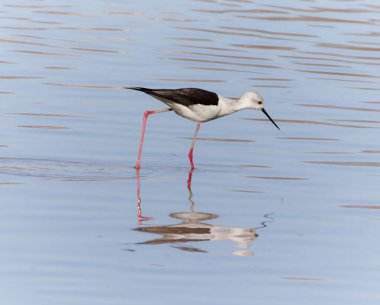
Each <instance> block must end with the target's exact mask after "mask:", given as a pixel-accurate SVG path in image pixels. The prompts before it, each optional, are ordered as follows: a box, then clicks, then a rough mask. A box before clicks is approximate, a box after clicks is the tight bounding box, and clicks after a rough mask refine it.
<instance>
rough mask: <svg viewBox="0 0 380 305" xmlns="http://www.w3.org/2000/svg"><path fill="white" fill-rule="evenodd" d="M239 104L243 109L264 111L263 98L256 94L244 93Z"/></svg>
mask: <svg viewBox="0 0 380 305" xmlns="http://www.w3.org/2000/svg"><path fill="white" fill-rule="evenodd" d="M239 102H240V104H241V105H242V106H244V108H252V109H257V110H262V109H264V98H263V97H262V96H261V95H260V94H258V93H257V92H246V93H244V94H243V95H242V96H241V97H240V98H239Z"/></svg>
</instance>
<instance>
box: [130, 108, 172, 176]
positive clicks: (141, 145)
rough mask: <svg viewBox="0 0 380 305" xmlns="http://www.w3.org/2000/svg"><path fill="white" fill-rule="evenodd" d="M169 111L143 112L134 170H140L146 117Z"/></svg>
mask: <svg viewBox="0 0 380 305" xmlns="http://www.w3.org/2000/svg"><path fill="white" fill-rule="evenodd" d="M170 110H171V109H161V110H148V111H145V112H144V118H143V126H142V129H141V138H140V148H139V154H138V156H137V162H136V169H139V168H140V161H141V153H142V148H143V143H144V135H145V125H146V121H147V119H148V116H150V115H151V114H154V113H160V112H166V111H170Z"/></svg>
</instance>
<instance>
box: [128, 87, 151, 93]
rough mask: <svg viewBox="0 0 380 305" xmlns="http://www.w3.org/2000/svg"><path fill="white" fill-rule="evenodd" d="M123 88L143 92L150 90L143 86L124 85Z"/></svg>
mask: <svg viewBox="0 0 380 305" xmlns="http://www.w3.org/2000/svg"><path fill="white" fill-rule="evenodd" d="M123 89H130V90H136V91H142V92H147V91H149V89H148V88H143V87H123Z"/></svg>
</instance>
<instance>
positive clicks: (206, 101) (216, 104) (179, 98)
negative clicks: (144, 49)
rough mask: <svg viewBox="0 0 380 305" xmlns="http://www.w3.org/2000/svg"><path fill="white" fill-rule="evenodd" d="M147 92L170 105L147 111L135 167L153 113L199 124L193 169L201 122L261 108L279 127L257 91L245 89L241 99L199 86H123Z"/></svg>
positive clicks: (191, 155) (192, 144)
mask: <svg viewBox="0 0 380 305" xmlns="http://www.w3.org/2000/svg"><path fill="white" fill-rule="evenodd" d="M124 88H125V89H132V90H137V91H141V92H144V93H146V94H148V95H150V96H153V97H154V98H156V99H158V100H160V101H161V102H163V103H164V104H166V105H168V106H169V108H165V109H160V110H149V111H145V113H144V120H143V126H142V130H141V140H140V149H139V154H138V157H137V163H136V168H140V161H141V152H142V146H143V142H144V133H145V125H146V120H147V119H148V116H149V115H151V114H154V113H160V112H167V111H174V112H175V113H176V114H178V115H180V116H182V117H184V118H186V119H189V120H191V121H194V122H196V123H197V127H196V129H195V133H194V137H193V141H192V143H191V147H190V151H189V160H190V165H191V168H194V162H193V150H194V144H195V141H196V140H197V136H198V132H199V127H200V124H201V123H203V122H208V121H211V120H214V119H217V118H220V117H223V116H226V115H229V114H231V113H234V112H237V111H240V110H243V109H256V110H261V111H262V112H263V113H264V114H265V115H266V116H267V118H268V119H269V120H270V121H271V122H272V123H273V124H274V125H275V126H276V127H277V128H278V129H280V128H279V127H278V126H277V124H276V123H275V122H274V121H273V120H272V118H271V117H270V116H269V114H268V112H266V110H265V109H264V99H263V97H262V96H261V95H260V94H258V93H256V92H246V93H244V94H243V95H242V96H241V97H240V98H227V97H224V96H221V95H219V94H216V93H214V92H210V91H206V90H202V89H197V88H182V89H148V88H141V87H124Z"/></svg>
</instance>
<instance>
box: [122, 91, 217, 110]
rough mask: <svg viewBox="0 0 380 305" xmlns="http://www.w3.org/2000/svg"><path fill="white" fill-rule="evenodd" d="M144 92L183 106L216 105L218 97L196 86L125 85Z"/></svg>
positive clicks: (163, 100)
mask: <svg viewBox="0 0 380 305" xmlns="http://www.w3.org/2000/svg"><path fill="white" fill-rule="evenodd" d="M125 88H126V89H132V90H137V91H141V92H144V93H146V94H149V95H150V96H153V97H155V98H157V99H158V100H161V101H162V102H164V103H165V100H166V101H168V102H174V103H178V104H181V105H184V106H187V107H189V106H191V105H196V104H201V105H218V101H219V97H218V95H217V94H216V93H214V92H210V91H207V90H203V89H198V88H181V89H148V88H142V87H125Z"/></svg>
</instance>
